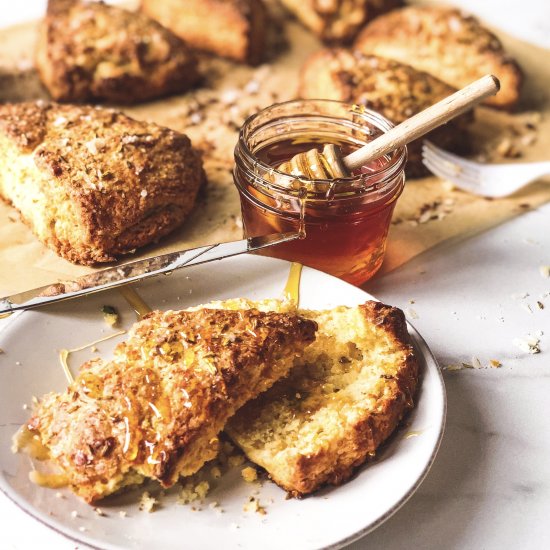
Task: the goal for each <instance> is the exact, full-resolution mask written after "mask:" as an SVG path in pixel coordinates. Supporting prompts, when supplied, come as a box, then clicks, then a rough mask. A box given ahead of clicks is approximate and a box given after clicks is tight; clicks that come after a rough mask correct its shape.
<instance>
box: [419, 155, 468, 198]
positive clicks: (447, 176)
mask: <svg viewBox="0 0 550 550" xmlns="http://www.w3.org/2000/svg"><path fill="white" fill-rule="evenodd" d="M423 162H424V165H425V166H426V167H427V168H428V170H430V172H432V173H433V174H435V175H436V176H437V177H439V178H442V179H444V180H447V181H450V182H451V183H453V184H454V185H456V187H459V188H461V189H466V190H476V189H477V187H478V183H477V182H476V181H475V180H472V179H469V178H464V177H462V178H458V177H457V176H456V174H452V173H449V172H448V171H446V170H444V169H442V168H441V166H440V165H437V164H434V163H432V161H431V160H429V159H427V158H424V160H423Z"/></svg>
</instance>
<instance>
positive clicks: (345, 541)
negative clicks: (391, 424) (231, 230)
mask: <svg viewBox="0 0 550 550" xmlns="http://www.w3.org/2000/svg"><path fill="white" fill-rule="evenodd" d="M246 258H253V259H261V261H267V262H268V263H278V264H281V265H282V264H286V265H287V266H288V267H290V265H291V263H292V262H290V261H287V260H281V259H279V258H272V257H268V256H259V255H255V254H254V255H248V254H245V255H242V256H238V257H235V258H232V259H233V260H234V261H235V260H237V261H243V260H245V259H246ZM196 267H199V266H196ZM303 269H304V270H308V271H312V272H315V273H317V274H321V275H322V276H323V277H328V278H330V279H334V280H335V281H337V282H338V284H344V285H347V286H348V287H351V288H352V289H353V291H354V292H359V293H361V294H363V295H364V296H365V298H366V299H370V300H375V301H378V302H379V301H380V300H379V299H378V298H376V297H375V296H373V295H372V294H370V293H369V292H367V291H365V290H363V289H362V288H359V287H356V286H354V285H351V284H350V283H347V282H346V281H343V280H342V279H339V278H338V277H334V276H333V275H330V274H328V273H325V272H323V271H320V270H317V269H315V268H312V267H309V266H306V265H304V266H303ZM27 311H32V310H27ZM27 311H18V312H15V313H14V314H12V315H11V316H10V317H8V319H6V320H4V321H2V322H1V323H0V336H1V335H2V334H3V333H4V332H5V330H6V329H7V328H8V327H10V326H11V325H12V324H13V323H14V322H15V321H16V320H18V319H20V317H21V316H23V315H24V314H25V313H27ZM406 323H407V327H408V330H409V333H410V334H411V336H412V339H413V344H414V345H415V347H417V349H418V352H419V353H420V355H421V356H422V357H423V360H424V362H425V368H426V369H428V368H430V367H431V370H433V371H434V373H435V375H436V378H435V379H436V381H437V382H438V386H439V388H438V389H439V390H440V396H441V401H442V407H441V411H440V419H441V420H440V421H439V420H438V422H439V430H438V434H437V437H436V441H435V444H434V446H433V448H432V451H431V453H430V457H429V458H428V460H427V462H426V465H425V466H424V468H423V470H422V472H421V473H420V475H419V476H418V477H417V478H416V480H415V481H414V483H413V485H412V486H411V487H410V488H409V490H408V491H407V492H406V493H404V494H403V495H402V496H401V497H400V498H399V500H398V501H397V502H396V503H395V504H394V505H393V506H392V507H391V508H390V509H388V510H386V512H385V513H384V514H382V515H381V516H379V517H378V518H376V519H375V520H374V521H372V522H371V523H369V524H368V525H366V526H364V527H363V528H362V529H360V530H358V531H356V532H354V533H353V534H351V535H348V536H347V537H345V538H342V539H340V540H339V541H336V542H333V543H330V544H328V545H320V546H315V550H338V549H340V548H344V547H345V546H348V545H349V544H352V543H353V542H356V541H358V540H360V539H362V538H363V537H364V536H366V535H367V534H368V533H370V532H372V531H374V530H375V529H377V528H378V527H379V526H380V525H382V524H383V523H384V522H385V521H387V520H388V519H389V518H390V517H391V516H393V515H394V514H395V513H396V512H397V511H398V510H399V509H400V508H401V507H402V506H404V505H405V504H406V502H407V501H408V500H409V499H410V498H411V497H412V496H413V495H414V493H415V492H416V491H417V490H418V488H419V487H420V485H421V484H422V483H423V481H424V480H425V478H426V476H427V475H428V473H429V471H430V469H431V468H432V466H433V464H434V462H435V459H436V456H437V453H438V451H439V449H440V447H441V442H442V439H443V436H444V433H445V427H446V419H447V393H446V388H445V381H444V378H443V375H442V372H441V369H440V367H439V364H438V362H437V360H436V358H435V356H434V354H433V352H432V351H431V349H430V348H429V346H428V344H427V342H426V340H425V339H424V338H423V337H422V335H421V334H420V333H419V332H418V330H417V329H416V327H414V325H413V324H412V323H410V322H409V321H408V320H406ZM429 363H432V365H431V366H430V365H429ZM0 473H1V474H2V475H0V492H1V493H2V494H3V495H4V496H5V497H6V498H7V499H8V500H9V501H11V502H12V503H13V504H14V505H15V506H17V507H18V508H19V509H20V510H22V511H23V512H25V513H26V514H27V515H28V516H29V517H31V518H32V519H34V520H36V521H38V522H39V523H40V524H42V525H44V526H45V527H47V528H49V529H52V530H53V531H55V532H56V533H57V534H59V535H61V536H63V537H65V538H66V539H68V540H70V541H73V542H76V543H79V544H85V545H86V546H88V547H89V548H91V549H93V550H126V549H127V548H129V546H127V545H126V546H121V545H119V544H111V543H108V542H107V543H104V542H101V545H99V546H98V542H97V539H92V538H89V537H88V536H86V535H84V534H82V535H76V536H75V534H73V531H72V530H70V529H69V528H67V527H66V526H65V524H64V523H61V522H59V521H57V520H55V519H51V518H49V517H47V516H46V515H45V514H44V513H43V512H41V511H40V510H38V509H36V508H35V507H33V506H32V505H31V504H29V503H27V501H26V500H25V499H23V497H20V496H19V495H18V494H17V493H16V492H15V491H9V489H8V490H7V489H6V488H5V487H4V485H5V483H6V482H5V476H4V475H3V474H4V473H5V471H4V470H2V471H1V472H0ZM12 492H13V494H11V493H12ZM26 504H28V506H26Z"/></svg>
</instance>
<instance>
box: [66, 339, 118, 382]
mask: <svg viewBox="0 0 550 550" xmlns="http://www.w3.org/2000/svg"><path fill="white" fill-rule="evenodd" d="M121 334H126V331H125V330H119V331H118V332H115V333H114V334H109V336H104V337H103V338H99V339H98V340H94V341H93V342H90V343H89V344H84V345H83V346H80V347H78V348H73V349H61V350H59V361H60V363H61V367H62V368H63V372H64V373H65V376H66V377H67V380H68V381H69V384H72V383H73V382H74V377H73V375H72V373H71V369H70V368H69V355H70V354H71V353H74V352H76V351H82V350H84V349H86V348H91V347H92V346H95V345H96V344H100V343H101V342H105V341H106V340H110V339H111V338H115V337H116V336H120V335H121Z"/></svg>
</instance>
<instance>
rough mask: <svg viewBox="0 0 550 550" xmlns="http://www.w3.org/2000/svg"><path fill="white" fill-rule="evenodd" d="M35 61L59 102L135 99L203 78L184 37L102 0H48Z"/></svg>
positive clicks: (169, 91) (183, 87) (170, 91)
mask: <svg viewBox="0 0 550 550" xmlns="http://www.w3.org/2000/svg"><path fill="white" fill-rule="evenodd" d="M35 60H36V67H37V69H38V72H39V74H40V77H41V79H42V82H43V83H44V85H45V86H46V88H47V89H48V91H49V92H50V94H51V96H52V98H53V99H55V100H58V101H68V102H86V101H107V102H113V103H136V102H139V101H145V100H148V99H151V98H155V97H160V96H164V95H168V94H173V93H177V92H182V91H185V90H187V89H188V88H190V87H191V86H192V85H193V84H194V83H195V82H197V80H198V78H199V74H198V71H197V62H196V59H195V56H194V55H193V53H192V52H191V51H190V50H189V48H188V47H187V45H186V44H185V43H184V42H183V41H182V40H181V39H180V38H178V37H177V36H176V35H174V34H173V33H172V32H170V31H169V30H168V29H165V28H164V27H162V26H161V25H159V24H158V23H157V22H156V21H153V20H152V19H149V18H148V17H146V16H145V15H143V14H142V13H135V12H131V11H128V10H124V9H121V8H117V7H114V6H109V5H106V4H104V3H102V2H82V1H78V0H49V2H48V11H47V14H46V17H45V19H44V21H43V22H42V25H41V27H40V33H39V39H38V42H37V46H36V55H35Z"/></svg>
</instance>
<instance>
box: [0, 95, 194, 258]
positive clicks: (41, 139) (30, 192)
mask: <svg viewBox="0 0 550 550" xmlns="http://www.w3.org/2000/svg"><path fill="white" fill-rule="evenodd" d="M0 164H1V165H2V170H1V171H0V197H1V198H3V199H4V200H5V201H7V202H9V203H11V204H12V205H13V206H14V207H15V208H17V209H18V210H19V212H20V214H21V217H22V219H23V220H24V221H25V222H26V223H27V224H28V225H29V226H30V228H31V229H32V231H33V232H34V233H35V235H36V236H37V237H38V238H39V239H40V241H41V242H42V243H44V244H45V245H46V246H48V247H49V248H51V249H52V250H54V251H55V252H56V253H57V254H59V255H60V256H62V257H63V258H66V259H67V260H69V261H71V262H74V263H78V264H94V263H97V262H109V261H113V260H115V259H116V258H117V257H118V256H119V255H121V254H126V253H129V252H132V251H134V250H135V249H136V248H137V247H140V246H144V245H146V244H148V243H151V242H155V241H157V240H158V239H160V238H161V237H163V236H164V235H166V234H168V233H169V232H171V231H172V230H174V229H175V228H176V227H178V226H180V225H181V224H182V223H183V222H184V220H185V219H186V217H187V215H188V214H189V213H190V211H191V210H192V208H193V205H194V203H195V198H196V196H197V192H198V190H199V188H200V186H201V184H202V183H203V181H204V179H205V176H204V171H203V168H202V161H201V158H200V155H199V153H198V152H197V151H196V150H195V149H193V147H192V145H191V142H190V141H189V139H188V138H187V136H185V135H184V134H181V133H178V132H175V131H173V130H169V129H168V128H163V127H161V126H158V125H156V124H152V123H147V122H140V121H136V120H133V119H131V118H129V117H127V116H126V115H124V114H122V113H119V112H116V111H112V110H107V109H101V108H94V107H89V106H76V105H59V104H56V103H44V102H36V103H19V104H4V105H0Z"/></svg>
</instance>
